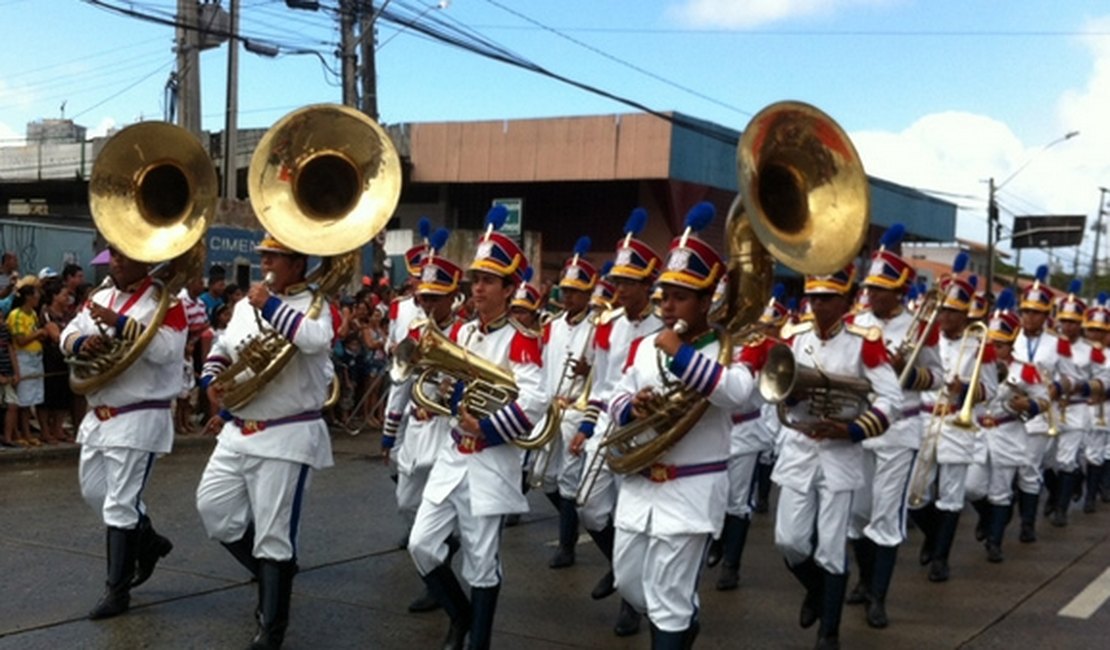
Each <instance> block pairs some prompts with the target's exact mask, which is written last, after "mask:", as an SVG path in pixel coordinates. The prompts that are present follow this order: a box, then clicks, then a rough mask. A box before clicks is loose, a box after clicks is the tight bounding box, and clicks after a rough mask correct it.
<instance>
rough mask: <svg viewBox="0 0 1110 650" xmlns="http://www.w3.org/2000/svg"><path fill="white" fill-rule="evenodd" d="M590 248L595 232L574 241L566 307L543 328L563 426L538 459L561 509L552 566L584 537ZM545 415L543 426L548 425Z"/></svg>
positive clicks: (564, 287) (563, 288) (565, 560)
mask: <svg viewBox="0 0 1110 650" xmlns="http://www.w3.org/2000/svg"><path fill="white" fill-rule="evenodd" d="M589 250H590V238H589V237H580V238H579V239H578V241H577V242H576V243H575V245H574V255H573V256H571V257H570V258H569V259H567V261H566V263H565V264H564V265H563V271H562V273H561V274H560V278H559V290H560V292H561V294H562V297H563V313H562V314H560V315H559V316H557V317H556V318H554V319H552V320H551V321H549V322H548V323H547V324H546V325H544V328H543V364H544V372H545V374H546V379H545V381H546V382H547V386H548V387H549V388H550V389H551V390H552V391H558V393H556V394H553V395H552V398H553V399H554V400H556V402H558V403H559V404H560V405H561V408H560V411H561V413H562V419H561V421H560V432H559V434H558V435H556V436H555V438H554V439H553V440H552V441H551V443H550V445H549V446H548V448H547V449H546V450H545V452H544V454H546V455H547V458H546V459H541V460H539V461H537V462H538V464H539V465H540V468H537V469H538V470H539V471H543V468H546V472H545V475H544V476H543V491H544V495H545V496H546V497H547V499H548V501H550V502H551V504H552V505H554V506H555V510H556V511H557V512H558V513H559V546H558V549H557V550H556V551H555V555H554V556H553V557H552V558H551V561H550V562H549V563H548V566H549V567H551V568H552V569H562V568H565V567H569V566H572V565H573V564H574V559H575V558H574V553H575V548H574V547H575V544H577V543H578V511H577V509H576V505H575V501H574V499H575V495H576V494H577V492H578V482H579V478H580V477H581V474H582V461H583V458H582V454H581V453H577V454H576V453H571V451H570V449H569V445H570V442H571V440H572V439H573V438H574V435H575V433H576V432H577V431H578V424H579V422H580V421H581V420H582V412H580V411H578V410H576V409H574V408H573V407H572V405H573V403H574V402H575V401H576V400H577V399H578V398H579V393H580V392H581V391H582V390H583V389H584V387H585V381H586V376H587V375H588V374H589V372H590V362H591V358H592V355H591V354H590V352H591V345H590V344H591V343H592V338H593V335H594V330H595V328H596V324H595V323H594V322H592V321H591V319H590V318H589V317H590V309H589V306H590V297H591V296H592V294H593V290H594V287H595V286H596V285H597V277H598V276H597V269H595V268H594V266H593V265H592V264H590V262H589V261H588V260H586V259H585V257H584V256H585V254H586V253H587V252H589ZM546 424H547V422H546V421H541V422H540V424H539V426H545V425H546Z"/></svg>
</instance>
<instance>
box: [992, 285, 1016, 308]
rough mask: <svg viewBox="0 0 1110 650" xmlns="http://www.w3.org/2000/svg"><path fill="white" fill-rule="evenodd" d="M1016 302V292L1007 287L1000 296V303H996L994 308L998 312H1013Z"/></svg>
mask: <svg viewBox="0 0 1110 650" xmlns="http://www.w3.org/2000/svg"><path fill="white" fill-rule="evenodd" d="M1014 302H1015V298H1014V291H1013V289H1010V288H1009V287H1007V288H1005V289H1003V290H1002V293H1000V294H998V302H996V303H995V305H994V307H995V309H997V310H998V311H1013V309H1014Z"/></svg>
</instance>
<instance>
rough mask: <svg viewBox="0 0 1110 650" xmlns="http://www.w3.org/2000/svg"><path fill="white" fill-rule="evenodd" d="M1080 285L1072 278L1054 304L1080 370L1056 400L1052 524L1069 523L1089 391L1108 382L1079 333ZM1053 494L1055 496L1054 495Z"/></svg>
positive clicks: (1097, 354)
mask: <svg viewBox="0 0 1110 650" xmlns="http://www.w3.org/2000/svg"><path fill="white" fill-rule="evenodd" d="M1082 287H1083V281H1082V280H1078V279H1077V280H1072V281H1071V284H1070V285H1069V286H1068V295H1066V296H1064V297H1063V298H1062V299H1061V300H1060V301H1059V302H1058V303H1057V305H1056V323H1057V327H1058V328H1059V332H1060V337H1061V340H1066V341H1067V342H1068V345H1069V346H1071V358H1072V363H1074V364H1075V368H1076V369H1077V370H1078V371H1079V379H1080V381H1078V382H1077V383H1075V384H1074V385H1073V387H1072V390H1071V391H1070V392H1069V393H1068V394H1066V395H1065V396H1063V397H1061V398H1060V400H1059V401H1058V404H1059V407H1060V435H1059V436H1057V437H1056V454H1055V462H1053V463H1051V465H1052V471H1054V473H1055V478H1056V480H1055V484H1056V489H1055V490H1051V489H1050V490H1049V492H1048V504H1047V506H1050V507H1051V517H1052V519H1051V522H1052V525H1053V526H1057V527H1063V526H1067V525H1068V508H1069V507H1070V506H1071V501H1072V490H1073V489H1074V488H1076V487H1082V485H1081V484H1080V485H1078V486H1077V485H1076V484H1077V482H1079V481H1081V480H1082V475H1081V472H1080V469H1079V456H1080V446H1081V445H1082V443H1083V441H1084V439H1085V437H1086V436H1087V434H1088V432H1089V431H1090V430H1091V424H1092V421H1091V411H1090V409H1089V408H1087V402H1089V401H1090V397H1091V395H1102V394H1103V393H1104V392H1105V386H1106V385H1107V382H1106V381H1105V380H1106V377H1105V376H1104V375H1099V376H1096V375H1095V374H1094V371H1095V370H1099V371H1101V370H1102V369H1103V367H1104V363H1105V361H1106V357H1105V355H1104V354H1103V352H1102V350H1101V349H1096V348H1094V347H1092V346H1091V343H1090V341H1088V340H1087V339H1085V338H1083V337H1082V336H1080V334H1082V329H1083V314H1084V312H1086V311H1087V305H1086V303H1084V302H1083V301H1082V300H1080V299H1079V298H1077V297H1076V294H1077V293H1079V291H1080V289H1082ZM1053 497H1055V499H1053Z"/></svg>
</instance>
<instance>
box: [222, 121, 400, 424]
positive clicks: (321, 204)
mask: <svg viewBox="0 0 1110 650" xmlns="http://www.w3.org/2000/svg"><path fill="white" fill-rule="evenodd" d="M248 184H249V188H250V200H251V206H252V207H253V208H254V212H255V215H256V216H257V217H258V220H259V221H260V222H261V223H262V226H263V227H264V228H265V229H266V231H267V232H269V233H270V235H271V236H273V237H274V238H275V239H277V240H278V241H280V242H282V243H283V244H285V245H286V246H288V247H289V248H292V249H293V250H296V251H298V252H300V253H304V254H306V255H318V256H321V257H322V258H323V259H322V261H321V263H320V265H319V266H318V267H316V268H315V269H313V270H312V271H311V272H310V273H309V274H308V278H307V281H308V283H309V284H310V285H311V286H313V287H314V293H315V295H314V297H313V300H312V303H311V305H310V306H309V308H308V311H307V312H306V314H305V316H306V317H308V318H316V317H318V316H319V315H320V311H321V310H322V309H323V306H324V303H325V300H326V299H327V296H328V295H330V294H333V293H335V292H336V291H337V290H338V289H339V288H340V287H341V286H343V285H344V284H345V283H347V282H348V281H349V280H350V277H351V275H352V273H353V272H354V268H355V264H356V262H357V259H358V249H359V248H361V247H362V246H363V245H364V244H366V242H368V241H370V240H371V239H373V238H374V236H375V235H377V234H378V232H379V231H381V230H382V228H384V227H385V225H386V223H388V222H389V219H390V218H391V217H392V216H393V211H394V210H395V209H396V207H397V202H398V200H399V199H400V196H401V161H400V157H399V156H398V155H397V150H396V148H394V146H393V143H392V141H391V140H390V139H389V136H388V135H387V134H386V132H385V131H384V130H383V129H382V127H381V126H379V125H378V124H377V123H376V122H374V121H373V120H371V119H370V118H369V117H367V116H366V115H364V114H363V113H360V112H358V111H357V110H355V109H353V108H349V107H347V106H339V105H336V104H317V105H313V106H306V107H304V108H301V109H298V110H296V111H293V112H292V113H290V114H288V115H286V116H285V117H283V118H281V119H280V120H278V122H277V123H276V124H274V125H273V126H272V127H271V128H270V130H269V131H267V132H266V134H265V135H264V136H263V137H262V140H261V141H260V142H259V143H258V147H257V148H256V149H255V150H254V155H253V156H252V158H251V165H250V171H249V173H248ZM295 353H296V347H294V346H293V344H292V343H290V342H289V341H287V340H286V339H285V338H284V337H283V336H281V335H280V334H279V333H278V332H277V331H276V330H273V329H265V330H264V331H263V332H262V333H261V334H260V335H258V336H256V337H254V338H252V339H250V340H249V341H248V342H247V343H246V345H244V346H243V347H242V348H240V350H239V351H238V358H237V359H236V361H235V362H234V363H233V364H231V365H230V366H229V367H228V368H227V369H225V370H224V371H223V372H222V373H220V375H219V376H218V377H217V378H216V380H215V385H216V386H217V388H218V389H220V390H222V391H223V395H222V399H223V405H224V408H227V409H230V410H235V409H237V408H240V407H242V406H244V405H246V404H247V403H248V402H250V401H251V400H252V399H254V397H255V395H257V394H258V391H259V390H260V389H261V388H262V387H263V386H265V385H266V384H267V383H268V382H269V381H270V380H272V379H273V378H274V377H276V376H277V374H278V373H279V372H281V369H282V368H284V367H285V366H286V364H288V363H289V361H290V360H291V359H292V358H293V355H294V354H295Z"/></svg>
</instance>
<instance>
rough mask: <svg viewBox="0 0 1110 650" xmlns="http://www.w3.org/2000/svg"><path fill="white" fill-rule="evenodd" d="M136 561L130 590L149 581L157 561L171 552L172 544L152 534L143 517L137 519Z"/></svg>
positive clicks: (146, 518)
mask: <svg viewBox="0 0 1110 650" xmlns="http://www.w3.org/2000/svg"><path fill="white" fill-rule="evenodd" d="M138 531H139V541H138V550H137V554H138V560H137V568H136V570H135V577H134V578H132V579H131V588H132V589H134V588H135V587H138V586H139V585H141V584H143V583H144V582H146V581H147V580H148V579H150V576H151V574H152V573H154V567H155V565H157V564H158V560H160V559H162V558H164V557H166V556H167V555H169V554H170V551H172V550H173V542H171V541H170V540H168V539H166V538H165V537H162V536H161V535H159V534H158V533H156V532H154V526H152V525H151V524H150V518H149V517H147V516H145V515H143V516H142V517H141V518H140V519H139V528H138Z"/></svg>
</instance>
